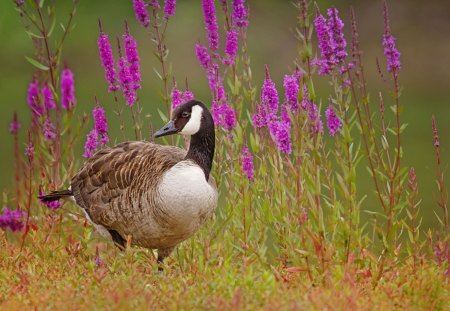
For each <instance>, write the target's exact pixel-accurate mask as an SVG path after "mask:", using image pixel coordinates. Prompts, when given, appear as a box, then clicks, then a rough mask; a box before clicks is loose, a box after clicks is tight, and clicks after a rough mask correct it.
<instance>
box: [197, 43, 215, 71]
mask: <svg viewBox="0 0 450 311" xmlns="http://www.w3.org/2000/svg"><path fill="white" fill-rule="evenodd" d="M195 54H197V58H198V61H199V62H200V66H202V68H203V69H205V70H207V69H208V68H209V65H210V63H211V56H209V54H208V50H207V48H206V46H203V45H200V44H196V45H195Z"/></svg>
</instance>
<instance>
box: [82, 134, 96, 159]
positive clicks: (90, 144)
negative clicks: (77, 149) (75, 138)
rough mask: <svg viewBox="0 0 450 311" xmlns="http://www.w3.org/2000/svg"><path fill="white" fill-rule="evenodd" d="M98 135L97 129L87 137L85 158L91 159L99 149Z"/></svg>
mask: <svg viewBox="0 0 450 311" xmlns="http://www.w3.org/2000/svg"><path fill="white" fill-rule="evenodd" d="M97 141H98V134H97V131H96V130H95V129H92V130H91V131H90V132H89V134H87V135H86V143H85V145H84V154H83V157H85V158H89V157H92V155H93V154H94V150H95V149H97Z"/></svg>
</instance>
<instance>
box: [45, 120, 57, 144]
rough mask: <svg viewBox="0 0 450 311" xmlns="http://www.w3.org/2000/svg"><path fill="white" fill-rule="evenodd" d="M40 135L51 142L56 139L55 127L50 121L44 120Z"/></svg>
mask: <svg viewBox="0 0 450 311" xmlns="http://www.w3.org/2000/svg"><path fill="white" fill-rule="evenodd" d="M42 133H43V134H44V137H45V139H47V140H53V139H55V137H56V133H55V126H54V125H53V123H52V121H51V120H50V119H47V120H45V122H44V127H43V128H42Z"/></svg>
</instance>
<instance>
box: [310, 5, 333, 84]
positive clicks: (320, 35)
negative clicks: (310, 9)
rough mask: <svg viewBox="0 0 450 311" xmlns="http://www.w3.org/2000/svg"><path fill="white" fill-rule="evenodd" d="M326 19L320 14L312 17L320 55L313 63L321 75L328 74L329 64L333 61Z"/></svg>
mask: <svg viewBox="0 0 450 311" xmlns="http://www.w3.org/2000/svg"><path fill="white" fill-rule="evenodd" d="M326 21H327V20H326V19H325V17H323V15H321V14H319V15H317V16H316V18H315V19H314V26H315V28H316V34H317V40H318V41H319V48H320V57H321V59H320V60H319V61H316V62H315V63H316V64H317V65H318V66H319V74H321V75H325V74H328V73H329V72H330V71H331V65H332V64H333V63H334V60H333V48H332V47H331V44H330V34H329V28H328V25H327V22H326Z"/></svg>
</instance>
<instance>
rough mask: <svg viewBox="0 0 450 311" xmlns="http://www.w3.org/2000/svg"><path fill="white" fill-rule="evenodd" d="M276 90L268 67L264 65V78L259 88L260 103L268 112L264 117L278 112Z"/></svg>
mask: <svg viewBox="0 0 450 311" xmlns="http://www.w3.org/2000/svg"><path fill="white" fill-rule="evenodd" d="M278 103H279V99H278V92H277V89H276V88H275V83H273V81H272V79H270V75H269V68H268V67H267V66H266V79H265V80H264V83H263V86H262V88H261V105H263V106H264V107H266V108H267V112H268V114H267V115H266V117H268V118H270V117H271V116H272V115H275V114H277V112H278Z"/></svg>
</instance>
